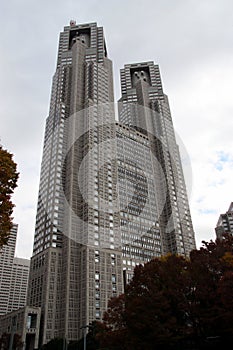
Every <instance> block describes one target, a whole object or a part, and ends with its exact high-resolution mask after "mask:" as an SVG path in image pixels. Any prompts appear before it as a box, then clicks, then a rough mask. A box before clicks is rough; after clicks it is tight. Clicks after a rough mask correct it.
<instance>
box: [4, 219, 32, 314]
mask: <svg viewBox="0 0 233 350" xmlns="http://www.w3.org/2000/svg"><path fill="white" fill-rule="evenodd" d="M17 230H18V225H16V224H14V225H13V228H12V230H11V233H10V236H9V240H8V244H7V245H5V246H3V248H2V249H1V250H0V315H4V314H6V313H8V312H11V311H13V310H16V309H18V308H21V307H23V306H25V304H26V297H27V287H28V276H29V267H30V260H28V259H21V258H16V257H14V256H15V246H16V238H17Z"/></svg>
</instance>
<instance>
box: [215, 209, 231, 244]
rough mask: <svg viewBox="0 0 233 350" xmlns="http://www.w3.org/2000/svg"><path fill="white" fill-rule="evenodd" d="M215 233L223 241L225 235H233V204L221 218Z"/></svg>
mask: <svg viewBox="0 0 233 350" xmlns="http://www.w3.org/2000/svg"><path fill="white" fill-rule="evenodd" d="M215 232H216V236H217V238H219V239H221V238H222V236H223V234H225V233H230V234H231V235H233V202H232V203H231V204H230V206H229V209H228V210H227V212H226V213H225V214H221V215H220V216H219V219H218V222H217V226H216V228H215Z"/></svg>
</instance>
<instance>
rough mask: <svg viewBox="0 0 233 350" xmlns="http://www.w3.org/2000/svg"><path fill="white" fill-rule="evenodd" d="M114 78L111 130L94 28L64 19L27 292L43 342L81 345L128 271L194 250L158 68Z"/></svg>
mask: <svg viewBox="0 0 233 350" xmlns="http://www.w3.org/2000/svg"><path fill="white" fill-rule="evenodd" d="M141 71H143V72H144V73H143V74H145V76H143V74H142V73H141ZM135 73H137V74H135ZM139 73H140V75H139ZM141 74H142V75H141ZM138 76H139V78H138ZM121 77H122V78H121V79H122V97H121V100H120V101H119V108H118V109H119V122H116V121H115V106H114V97H113V77H112V62H111V61H110V59H109V58H108V56H107V49H106V43H105V39H104V33H103V28H102V27H98V26H97V24H96V23H89V24H82V25H76V23H75V22H74V21H71V22H70V25H69V26H67V27H65V28H64V31H63V32H62V33H61V34H60V40H59V48H58V59H57V67H56V72H55V74H54V77H53V84H52V92H51V102H50V110H49V116H48V118H47V120H46V129H45V138H44V149H43V158H42V164H41V177H40V187H39V197H38V207H37V217H36V228H35V238H34V248H33V256H32V259H31V269H30V279H29V290H28V305H31V306H34V307H41V321H42V322H41V325H42V326H41V334H40V343H41V344H44V343H46V342H48V341H49V340H50V339H52V338H54V337H61V336H63V337H64V338H66V339H67V340H68V341H70V340H77V339H79V338H80V337H82V336H83V327H86V326H87V325H88V324H89V323H90V322H91V321H93V320H96V319H97V320H98V319H101V317H102V316H103V313H104V311H105V310H106V308H107V303H108V300H109V299H110V297H112V296H114V295H119V294H121V293H122V292H123V291H124V284H125V283H127V282H128V281H129V279H130V278H131V276H132V273H133V269H134V266H135V265H136V264H139V263H144V262H146V261H149V260H151V259H152V258H153V257H155V256H161V255H162V254H166V253H168V252H172V253H178V254H182V255H185V256H188V254H189V252H190V250H192V249H193V248H194V247H195V241H194V233H193V229H192V222H191V217H190V212H189V206H188V199H187V194H186V188H185V183H184V178H183V172H182V167H181V162H180V156H179V150H178V146H177V144H176V141H175V136H174V130H173V126H172V120H171V115H170V110H169V105H168V100H167V97H166V95H164V93H163V90H162V83H161V79H160V76H159V70H158V66H155V65H154V64H153V63H152V62H147V63H139V64H137V65H136V66H135V65H126V66H125V68H124V70H122V71H121ZM141 77H142V79H141ZM144 78H145V80H144ZM173 163H174V164H173Z"/></svg>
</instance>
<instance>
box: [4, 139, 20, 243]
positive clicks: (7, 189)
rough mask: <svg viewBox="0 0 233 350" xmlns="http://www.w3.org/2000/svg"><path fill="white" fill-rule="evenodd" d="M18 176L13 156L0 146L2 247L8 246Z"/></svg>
mask: <svg viewBox="0 0 233 350" xmlns="http://www.w3.org/2000/svg"><path fill="white" fill-rule="evenodd" d="M18 176H19V174H18V173H17V172H16V164H15V162H14V161H13V159H12V154H10V153H9V152H7V151H6V150H4V149H3V148H2V147H1V146H0V247H1V246H2V245H4V244H7V241H8V237H9V234H10V230H11V228H12V217H11V215H12V212H13V208H14V204H13V203H12V202H11V195H12V193H13V191H14V189H15V188H16V186H17V180H18Z"/></svg>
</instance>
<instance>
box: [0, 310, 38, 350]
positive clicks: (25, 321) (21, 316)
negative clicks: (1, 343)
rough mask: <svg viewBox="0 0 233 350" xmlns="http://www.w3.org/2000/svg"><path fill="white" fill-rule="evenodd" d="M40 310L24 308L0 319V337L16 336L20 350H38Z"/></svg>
mask: <svg viewBox="0 0 233 350" xmlns="http://www.w3.org/2000/svg"><path fill="white" fill-rule="evenodd" d="M40 314H41V313H40V308H39V307H29V306H25V307H23V308H21V309H18V310H16V311H12V312H10V313H8V314H6V315H3V316H1V317H0V337H1V336H2V334H4V333H6V334H8V335H9V336H13V335H14V334H18V335H19V336H20V338H21V341H22V343H23V347H22V350H31V349H38V342H39V330H40Z"/></svg>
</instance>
